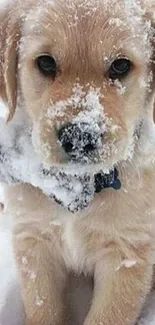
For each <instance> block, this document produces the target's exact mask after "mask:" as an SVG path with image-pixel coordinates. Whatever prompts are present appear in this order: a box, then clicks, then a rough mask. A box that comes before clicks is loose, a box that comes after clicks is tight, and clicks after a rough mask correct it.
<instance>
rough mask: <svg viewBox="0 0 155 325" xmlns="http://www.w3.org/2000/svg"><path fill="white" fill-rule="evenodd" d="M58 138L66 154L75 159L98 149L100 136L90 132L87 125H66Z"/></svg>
mask: <svg viewBox="0 0 155 325" xmlns="http://www.w3.org/2000/svg"><path fill="white" fill-rule="evenodd" d="M58 138H59V141H60V143H61V145H62V147H63V148H64V150H65V152H66V153H67V154H69V155H71V156H73V157H74V156H75V157H77V156H78V155H79V156H80V155H81V154H83V155H84V154H88V153H90V152H92V151H94V150H95V149H96V148H97V141H98V135H97V134H96V133H94V132H90V126H89V125H88V124H87V123H81V124H78V125H77V124H67V125H65V126H64V127H62V128H61V129H60V130H59V132H58Z"/></svg>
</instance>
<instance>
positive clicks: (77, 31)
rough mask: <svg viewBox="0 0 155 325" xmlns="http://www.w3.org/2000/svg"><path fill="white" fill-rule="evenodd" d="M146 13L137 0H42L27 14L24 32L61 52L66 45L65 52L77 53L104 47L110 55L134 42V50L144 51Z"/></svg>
mask: <svg viewBox="0 0 155 325" xmlns="http://www.w3.org/2000/svg"><path fill="white" fill-rule="evenodd" d="M143 14H144V11H143V9H142V8H141V6H140V1H136V0H113V1H112V0H88V1H86V0H66V1H63V0H56V1H55V0H46V1H44V2H42V1H40V2H39V3H37V5H36V7H35V8H34V10H32V11H30V12H29V14H28V16H27V17H26V20H25V26H24V34H25V36H28V37H30V38H31V36H32V38H34V37H35V38H36V44H37V40H38V46H39V39H40V41H41V43H42V44H43V43H44V44H45V43H46V44H48V45H49V44H50V45H51V46H52V49H50V51H52V52H53V51H54V52H57V51H59V55H60V56H61V50H62V51H63V55H64V53H65V48H66V52H67V51H68V48H71V49H72V53H73V55H74V56H76V54H77V52H78V54H80V53H83V54H82V55H84V52H86V51H87V50H88V49H89V50H90V49H91V51H96V50H97V49H98V53H99V52H101V51H100V50H101V48H102V54H103V55H104V56H105V57H109V56H110V55H111V52H113V53H114V52H118V51H119V49H121V48H123V49H125V47H127V48H128V50H129V52H130V49H131V48H132V47H133V44H136V46H135V49H134V51H135V52H136V48H137V46H138V47H139V53H140V52H141V55H142V52H143V48H144V47H145V48H146V43H147V33H148V28H147V25H146V24H144V21H143ZM43 38H44V40H43ZM137 38H138V41H136V39H137ZM46 44H45V45H46ZM132 50H133V49H132ZM131 52H132V51H131ZM85 54H87V53H85ZM135 54H136V53H135ZM137 54H138V53H137ZM124 55H126V53H124ZM145 57H146V54H145ZM102 58H103V57H102Z"/></svg>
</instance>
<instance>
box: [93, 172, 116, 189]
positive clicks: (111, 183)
mask: <svg viewBox="0 0 155 325" xmlns="http://www.w3.org/2000/svg"><path fill="white" fill-rule="evenodd" d="M94 187H95V192H96V193H100V192H101V191H102V189H104V188H110V187H111V188H113V189H114V190H119V189H120V188H121V182H120V180H119V179H118V171H117V169H116V168H114V169H113V170H111V171H110V173H109V174H104V173H103V172H102V171H101V172H100V173H98V174H95V176H94Z"/></svg>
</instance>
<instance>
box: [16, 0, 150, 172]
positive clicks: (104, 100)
mask: <svg viewBox="0 0 155 325" xmlns="http://www.w3.org/2000/svg"><path fill="white" fill-rule="evenodd" d="M149 30H150V25H149V24H148V23H146V21H144V18H143V10H142V9H141V8H140V7H139V5H136V4H135V5H134V4H133V7H132V5H131V7H130V6H129V5H128V1H126V0H121V1H119V5H118V1H114V2H113V3H112V2H111V1H103V0H102V1H93V0H92V1H90V2H89V4H87V2H85V1H81V2H79V1H76V0H74V1H73V0H71V1H70V0H68V1H61V0H58V1H57V2H52V1H47V2H46V3H44V5H42V4H37V6H34V8H33V9H32V10H30V11H29V12H28V14H27V15H26V19H25V20H24V22H23V26H22V38H21V40H20V48H19V84H20V87H21V94H22V98H23V101H24V105H25V106H26V109H27V111H28V114H29V116H30V118H31V120H32V123H33V144H34V147H35V149H36V150H37V152H39V154H40V155H41V157H42V160H43V161H44V162H46V163H48V164H49V165H50V166H53V165H54V166H55V165H63V166H67V165H68V163H72V164H76V165H77V164H79V165H84V166H85V165H86V166H87V164H90V165H91V166H92V168H93V169H94V170H97V169H99V168H101V167H102V168H107V169H109V168H112V167H113V166H114V165H115V164H117V163H119V162H120V161H122V160H126V159H130V158H131V157H132V155H133V153H134V150H135V144H136V142H137V141H138V137H139V133H140V126H141V124H142V122H143V119H144V117H145V118H148V119H149V118H150V116H151V118H152V114H153V113H152V109H151V105H150V104H149V101H150V102H151V100H150V98H151V94H150V89H151V84H152V81H153V74H152V71H151V63H150V58H151V55H152V53H151V44H150V41H149V37H148V33H149Z"/></svg>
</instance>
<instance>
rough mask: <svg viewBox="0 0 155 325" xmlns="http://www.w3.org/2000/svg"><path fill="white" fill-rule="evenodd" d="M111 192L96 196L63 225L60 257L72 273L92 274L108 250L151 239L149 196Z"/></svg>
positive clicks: (154, 211) (151, 223)
mask: <svg viewBox="0 0 155 325" xmlns="http://www.w3.org/2000/svg"><path fill="white" fill-rule="evenodd" d="M110 194H111V192H109V194H108V193H107V195H103V196H100V197H96V199H95V200H94V202H93V203H92V205H91V207H90V208H89V209H88V210H86V211H85V212H82V213H81V214H80V215H77V216H73V219H72V218H70V219H68V221H67V222H66V223H65V225H63V231H62V248H63V257H64V260H65V262H66V264H67V267H69V268H71V269H73V270H74V271H75V272H82V271H86V272H87V273H92V272H93V269H94V265H95V263H96V261H97V260H99V259H100V258H104V255H105V254H106V252H107V251H109V250H111V249H113V248H116V247H117V248H118V249H119V250H121V249H122V250H123V249H124V248H125V247H124V246H125V245H126V246H129V245H130V244H129V243H132V244H136V245H138V242H141V243H144V244H145V243H146V242H148V241H150V240H151V237H152V233H153V232H154V230H153V229H154V227H153V224H154V219H155V218H154V215H155V209H154V208H155V203H153V200H152V195H151V196H150V195H145V194H144V195H142V193H141V194H140V193H138V194H137V193H136V192H135V193H132V194H129V193H127V192H124V191H122V192H119V193H114V192H112V194H113V195H112V196H111V195H110ZM121 245H122V246H123V247H121ZM118 246H119V247H118Z"/></svg>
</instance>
